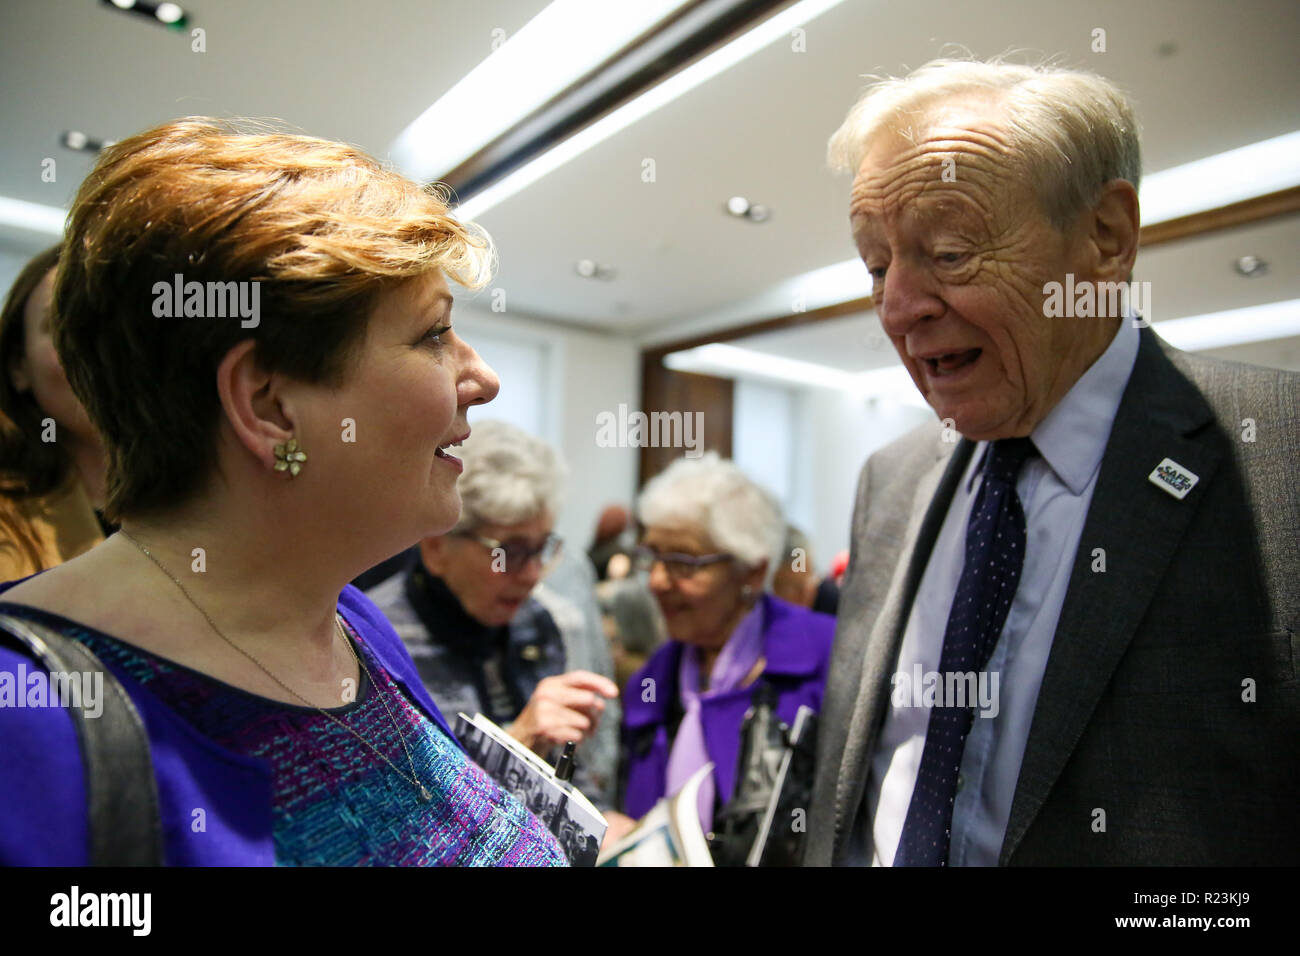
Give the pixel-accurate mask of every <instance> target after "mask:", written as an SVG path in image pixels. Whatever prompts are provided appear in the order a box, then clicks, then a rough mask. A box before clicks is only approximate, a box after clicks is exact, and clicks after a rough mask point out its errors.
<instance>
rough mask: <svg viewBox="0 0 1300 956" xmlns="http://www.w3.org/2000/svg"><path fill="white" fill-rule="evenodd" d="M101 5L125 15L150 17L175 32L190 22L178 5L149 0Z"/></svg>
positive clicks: (108, 1)
mask: <svg viewBox="0 0 1300 956" xmlns="http://www.w3.org/2000/svg"><path fill="white" fill-rule="evenodd" d="M100 3H101V4H103V5H104V6H106V7H112V8H113V9H115V10H120V11H122V12H123V13H136V14H139V15H140V16H142V17H148V18H149V19H150V20H152V21H154V22H155V23H161V24H162V25H163V26H166V27H170V28H171V29H173V30H179V29H182V28H183V27H184V26H185V25H186V24H187V23H188V22H189V17H188V16H186V14H185V10H184V9H183V8H182V7H181V6H180V4H177V3H150V2H147V0H100Z"/></svg>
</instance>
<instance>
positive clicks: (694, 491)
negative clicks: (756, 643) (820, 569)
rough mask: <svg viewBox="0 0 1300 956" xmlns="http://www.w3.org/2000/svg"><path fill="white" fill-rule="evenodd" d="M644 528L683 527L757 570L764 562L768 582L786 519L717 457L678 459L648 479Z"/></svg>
mask: <svg viewBox="0 0 1300 956" xmlns="http://www.w3.org/2000/svg"><path fill="white" fill-rule="evenodd" d="M637 516H638V517H639V518H640V520H641V523H642V524H644V525H646V526H652V525H670V526H671V525H685V526H688V527H692V528H697V529H699V530H700V531H702V532H704V533H705V534H706V535H707V536H708V538H709V540H710V541H712V542H713V544H714V545H716V546H717V547H719V548H721V549H722V550H724V551H727V552H730V553H731V554H733V555H735V556H736V557H737V558H738V559H739V560H740V561H741V563H743V564H745V565H748V566H749V567H750V568H755V567H757V566H758V565H759V564H761V563H762V562H763V561H766V562H767V577H768V580H771V577H772V575H773V574H774V573H775V571H776V566H777V564H778V563H779V561H780V555H781V545H782V544H783V543H784V541H785V518H784V517H783V516H782V514H781V506H780V505H779V504H777V501H776V499H775V498H774V497H772V495H771V493H770V492H768V491H766V490H765V489H763V488H762V487H760V486H759V485H757V484H755V483H754V482H753V481H751V480H750V479H749V477H748V476H747V475H746V474H745V473H744V472H743V471H741V470H740V468H738V467H737V466H736V463H735V462H732V461H727V460H724V459H722V458H719V457H718V453H717V452H716V451H711V452H706V453H705V454H704V455H702V456H701V457H699V458H678V459H677V460H676V461H674V462H673V463H672V464H671V465H669V466H668V467H667V468H665V469H664V470H663V471H662V472H660V473H659V474H658V475H656V476H655V477H654V478H652V479H651V480H650V481H649V482H648V483H647V484H646V486H645V489H644V490H643V491H642V492H641V497H640V498H639V499H638V500H637Z"/></svg>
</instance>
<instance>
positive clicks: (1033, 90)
mask: <svg viewBox="0 0 1300 956" xmlns="http://www.w3.org/2000/svg"><path fill="white" fill-rule="evenodd" d="M870 79H873V80H876V81H878V82H876V83H875V84H874V85H873V86H871V87H870V88H869V89H868V90H867V91H866V93H864V94H863V95H862V97H861V98H860V99H859V100H858V102H857V103H856V104H855V105H854V106H853V108H852V109H851V110H850V111H849V115H848V117H847V118H846V119H845V120H844V123H843V125H841V126H840V128H839V129H838V130H836V131H835V133H834V135H832V136H831V139H830V143H829V144H828V147H827V155H828V159H829V161H830V164H831V167H832V168H834V169H835V170H836V171H840V172H843V171H848V172H850V173H855V174H856V173H857V171H858V167H859V166H860V165H861V163H862V160H863V157H865V156H866V154H867V150H868V148H869V145H870V142H871V139H872V138H873V137H874V136H875V135H877V134H878V133H879V132H880V131H881V130H882V128H883V129H896V130H899V131H901V132H904V133H906V132H907V131H908V130H909V129H910V124H911V122H912V119H909V114H910V115H911V116H912V117H914V118H919V116H923V115H924V114H925V112H926V111H927V109H928V108H929V107H931V106H933V105H935V104H936V103H938V102H941V101H943V100H944V99H947V98H951V97H953V96H960V95H961V94H963V93H970V92H977V91H984V92H992V93H995V94H997V95H998V96H999V99H1000V102H1001V105H1002V108H1003V109H1004V110H1005V119H1006V122H1007V128H1008V131H1009V134H1010V139H1011V143H1012V145H1013V147H1014V148H1015V149H1016V150H1017V151H1018V152H1019V153H1020V155H1021V156H1023V157H1024V164H1025V172H1026V174H1027V175H1028V176H1029V179H1030V181H1031V182H1032V183H1033V185H1034V188H1035V191H1036V192H1037V194H1038V199H1039V202H1040V204H1041V205H1042V208H1043V211H1044V212H1045V213H1046V214H1047V217H1048V218H1049V219H1050V220H1051V222H1052V224H1053V225H1054V226H1055V227H1056V228H1057V229H1065V228H1066V227H1067V226H1068V225H1069V224H1070V223H1071V222H1073V220H1074V218H1075V216H1077V215H1078V214H1079V213H1080V212H1082V211H1083V210H1084V209H1086V208H1088V207H1090V206H1091V205H1092V204H1093V203H1095V202H1096V201H1097V199H1098V197H1099V196H1100V195H1101V187H1102V184H1103V183H1106V182H1109V181H1110V180H1112V179H1124V180H1127V181H1128V182H1130V183H1132V184H1133V188H1134V189H1136V188H1137V187H1138V185H1139V180H1140V178H1141V175H1142V148H1141V141H1140V138H1139V130H1138V124H1137V119H1136V118H1135V114H1134V111H1133V106H1132V104H1131V103H1130V102H1129V100H1128V98H1127V97H1126V96H1125V95H1124V93H1123V92H1122V91H1121V90H1120V89H1119V87H1117V86H1116V85H1115V84H1113V83H1111V82H1110V81H1109V80H1106V79H1104V78H1102V77H1100V76H1097V75H1096V74H1093V73H1086V72H1083V71H1079V70H1067V69H1063V68H1060V67H1057V66H1054V65H1052V64H1050V63H1040V64H1038V65H1036V66H1025V65H1021V64H1016V63H1007V62H1004V61H1003V60H1002V58H1000V57H998V58H994V59H992V60H989V61H987V62H981V61H979V60H959V59H939V60H931V61H930V62H929V63H927V64H925V65H924V66H921V67H918V68H917V69H916V70H913V71H912V72H911V73H910V74H908V75H907V76H906V77H884V76H874V77H870Z"/></svg>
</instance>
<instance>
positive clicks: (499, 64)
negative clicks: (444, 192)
mask: <svg viewBox="0 0 1300 956" xmlns="http://www.w3.org/2000/svg"><path fill="white" fill-rule="evenodd" d="M685 5H686V3H685V0H640V2H638V3H610V2H609V0H554V2H553V3H551V4H549V5H548V6H547V7H546V8H545V9H544V10H542V12H541V13H539V14H537V16H535V17H533V19H531V20H529V21H528V23H526V24H524V26H523V27H522V28H521V29H520V30H519V31H518V32H516V33H515V35H514V36H512V37H510V38H509V39H508V40H506V42H505V43H503V44H502V45H501V46H500V47H499V48H497V49H496V50H495V51H493V52H492V53H491V54H489V55H488V56H487V57H486V58H485V59H484V60H483V61H482V62H481V63H479V65H478V66H476V67H475V68H474V69H472V70H471V71H470V72H469V73H467V74H466V75H465V76H464V77H463V78H462V79H461V81H460V82H459V83H457V84H456V85H455V86H453V87H452V88H451V89H450V90H448V91H447V92H446V93H445V94H443V95H442V96H441V97H440V98H439V99H438V101H437V102H435V103H434V104H433V105H432V106H430V107H429V108H428V109H427V110H425V111H424V112H423V113H422V114H420V116H419V118H418V119H416V120H415V122H413V123H411V125H409V126H408V127H406V129H404V130H403V131H402V132H401V134H399V135H398V137H397V141H396V142H395V143H394V144H393V147H392V154H393V158H394V159H395V160H396V162H397V163H398V165H399V166H401V167H402V170H403V171H404V172H405V173H406V174H407V175H408V176H410V177H411V178H413V179H419V180H429V179H434V178H437V177H439V176H445V175H446V174H447V173H449V172H450V171H451V170H453V169H455V168H456V167H457V166H458V165H460V164H461V163H462V162H463V161H464V160H466V159H468V158H469V157H470V156H472V155H474V154H475V153H476V152H478V151H479V150H480V149H482V148H483V147H484V146H486V145H487V144H488V143H490V142H492V141H493V140H494V139H496V138H497V137H498V136H500V135H501V134H502V133H504V132H506V131H507V130H509V129H510V128H511V127H513V126H514V125H515V124H517V123H518V122H519V121H520V120H522V119H523V118H524V117H526V116H529V115H530V114H532V113H533V112H535V111H536V110H537V109H538V108H540V107H541V106H543V105H544V104H545V103H547V102H548V101H549V100H551V99H552V98H554V97H555V96H556V95H558V94H559V93H561V92H563V91H564V90H566V89H568V88H569V87H570V86H572V85H573V84H574V83H576V82H577V81H578V80H579V79H581V78H582V77H583V76H585V75H586V74H588V73H590V72H591V71H592V70H594V69H595V68H596V67H598V66H600V64H602V63H604V62H605V61H606V60H608V59H609V58H610V57H612V56H614V55H615V54H616V53H618V52H619V51H620V50H622V49H623V48H624V47H626V46H627V45H628V44H629V43H631V42H632V41H633V40H635V39H636V38H637V37H639V36H641V35H642V34H644V33H646V32H647V31H648V30H650V28H651V27H653V26H654V25H655V24H657V23H659V22H660V21H662V20H664V19H665V18H667V17H668V16H669V15H671V14H672V13H674V12H675V11H676V10H677V9H678V8H680V7H682V6H685ZM576 37H581V38H582V42H581V43H575V42H574V40H575V38H576ZM557 50H563V51H564V54H563V55H562V56H557V55H556V51H557Z"/></svg>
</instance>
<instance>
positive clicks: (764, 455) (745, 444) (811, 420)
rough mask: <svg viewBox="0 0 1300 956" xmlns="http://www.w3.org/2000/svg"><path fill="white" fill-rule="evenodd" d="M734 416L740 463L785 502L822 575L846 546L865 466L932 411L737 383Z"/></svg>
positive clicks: (822, 391)
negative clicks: (876, 453) (868, 459)
mask: <svg viewBox="0 0 1300 956" xmlns="http://www.w3.org/2000/svg"><path fill="white" fill-rule="evenodd" d="M734 417H735V428H734V440H733V446H732V452H733V456H734V457H735V460H736V462H737V464H739V465H740V467H741V468H743V469H744V470H745V473H746V474H748V475H749V476H750V477H751V478H753V479H754V480H755V481H757V482H759V483H760V484H763V485H765V486H766V487H767V488H769V489H770V490H771V491H772V492H773V493H775V494H777V496H778V497H779V498H781V499H782V504H783V506H784V508H785V511H786V520H787V521H788V522H789V523H791V524H793V525H795V526H796V527H798V528H799V529H801V530H802V531H803V532H804V533H805V534H806V535H807V536H808V540H809V543H810V544H811V546H812V558H813V563H814V565H815V567H816V569H817V572H818V573H819V574H824V573H825V572H826V570H827V568H828V567H829V565H830V561H831V558H833V557H834V556H835V553H836V552H837V551H840V550H843V549H845V548H847V547H848V546H849V532H850V529H851V526H852V520H853V498H854V494H855V493H856V491H857V483H858V473H859V472H860V471H861V469H862V464H863V463H864V462H865V461H866V460H867V458H868V456H869V455H870V454H871V453H872V452H873V451H875V450H876V449H878V448H880V447H882V446H884V445H886V444H888V443H889V442H891V441H893V440H894V439H895V438H897V437H898V436H899V435H901V434H903V433H904V432H906V431H909V430H910V429H912V428H915V427H916V426H917V425H919V424H921V423H922V422H926V421H932V420H933V418H934V413H933V412H931V411H929V410H928V409H923V408H918V407H916V406H914V405H905V404H900V403H897V402H890V401H886V400H883V399H864V398H860V397H856V396H853V395H850V394H848V393H846V392H841V391H837V390H834V389H829V388H814V387H799V386H780V385H772V384H769V383H757V382H748V381H743V380H741V381H737V383H736V398H735V413H734ZM765 423H766V426H765ZM783 487H784V493H783V490H782V489H783Z"/></svg>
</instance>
